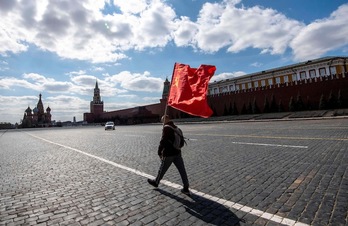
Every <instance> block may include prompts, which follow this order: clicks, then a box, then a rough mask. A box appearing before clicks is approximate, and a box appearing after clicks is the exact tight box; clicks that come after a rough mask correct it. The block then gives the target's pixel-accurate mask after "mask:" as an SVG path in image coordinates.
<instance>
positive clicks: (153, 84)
mask: <svg viewBox="0 0 348 226" xmlns="http://www.w3.org/2000/svg"><path fill="white" fill-rule="evenodd" d="M105 81H106V82H108V83H111V84H114V83H115V84H119V85H120V86H121V87H122V88H124V89H127V90H131V91H146V92H162V89H163V80H162V79H160V78H156V77H150V73H149V72H147V71H145V72H144V73H143V74H140V73H131V72H129V71H123V72H121V73H119V74H115V75H112V76H108V77H106V78H105Z"/></svg>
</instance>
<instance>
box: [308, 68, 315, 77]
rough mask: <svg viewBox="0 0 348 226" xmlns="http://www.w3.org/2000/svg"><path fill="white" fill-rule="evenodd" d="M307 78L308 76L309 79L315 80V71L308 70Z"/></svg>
mask: <svg viewBox="0 0 348 226" xmlns="http://www.w3.org/2000/svg"><path fill="white" fill-rule="evenodd" d="M309 76H310V77H311V78H315V76H316V73H315V70H314V69H312V70H309Z"/></svg>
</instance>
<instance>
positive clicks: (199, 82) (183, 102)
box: [168, 63, 216, 118]
mask: <svg viewBox="0 0 348 226" xmlns="http://www.w3.org/2000/svg"><path fill="white" fill-rule="evenodd" d="M215 70H216V67H215V66H212V65H201V66H200V67H199V68H191V67H190V66H189V65H186V64H179V63H175V66H174V71H173V77H172V81H171V86H170V91H169V97H168V105H169V106H171V107H173V108H176V109H178V110H180V111H183V112H186V113H188V114H190V115H195V116H200V117H203V118H208V117H210V116H211V115H212V114H213V111H212V110H211V109H210V107H209V105H208V102H207V90H208V83H209V80H210V78H211V77H212V76H213V75H214V73H215Z"/></svg>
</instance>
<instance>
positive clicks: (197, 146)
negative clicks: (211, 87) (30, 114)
mask: <svg viewBox="0 0 348 226" xmlns="http://www.w3.org/2000/svg"><path fill="white" fill-rule="evenodd" d="M179 126H180V127H181V129H182V130H183V132H184V135H185V137H187V138H189V140H188V141H187V143H188V145H187V146H185V147H184V148H183V151H182V152H183V157H184V161H185V164H186V168H187V171H188V175H189V180H190V184H191V188H192V189H194V190H196V191H199V192H201V193H202V194H208V195H211V196H212V197H214V199H212V198H207V197H205V196H201V195H197V194H192V196H191V197H188V196H185V195H184V194H182V193H181V192H180V188H177V187H173V186H167V185H166V184H160V186H159V189H154V188H153V187H151V186H150V185H149V184H147V182H146V180H147V178H146V177H144V176H141V175H139V174H136V173H133V172H131V171H128V170H125V169H121V168H119V167H116V166H115V165H112V164H110V163H108V162H105V161H101V160H100V159H97V158H94V157H91V156H88V155H86V153H87V154H91V155H93V156H97V157H100V158H102V159H105V160H108V161H110V162H113V163H116V164H120V165H123V166H126V167H129V168H131V169H134V170H138V171H139V172H142V173H146V174H149V175H153V176H155V175H156V174H157V170H158V167H159V164H160V162H159V158H158V156H157V146H158V142H159V140H160V135H161V129H162V126H161V125H160V124H154V125H136V126H118V127H117V128H116V130H114V131H104V127H102V126H100V127H99V126H94V127H90V126H86V127H69V128H43V129H23V130H0V181H1V182H0V183H1V184H0V225H267V226H271V225H280V224H281V223H279V222H277V221H275V220H270V218H269V217H268V218H267V217H266V218H265V217H260V216H259V215H258V214H257V213H258V212H257V211H262V212H263V213H264V216H274V218H273V219H278V218H280V219H283V223H284V222H286V220H292V222H296V223H297V224H298V225H301V224H302V225H305V224H308V225H333V226H336V225H342V226H343V225H348V168H347V167H348V119H327V120H297V121H276V122H274V121H258V122H232V123H226V122H222V123H218V122H214V123H191V124H187V123H186V124H185V123H183V124H180V125H179ZM40 138H41V139H40ZM57 144H59V145H57ZM164 179H165V180H167V181H170V182H172V183H175V184H179V185H181V184H182V183H181V179H180V176H179V174H178V172H177V170H176V168H175V167H174V166H172V167H171V168H170V169H169V171H168V172H167V174H166V175H165V178H164ZM218 199H221V200H227V201H230V202H234V203H238V204H240V205H243V206H246V207H250V209H251V210H250V212H246V211H243V210H244V209H243V210H241V209H236V208H231V207H229V206H227V205H223V204H221V203H220V202H218V201H215V200H218Z"/></svg>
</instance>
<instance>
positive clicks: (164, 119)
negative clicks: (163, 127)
mask: <svg viewBox="0 0 348 226" xmlns="http://www.w3.org/2000/svg"><path fill="white" fill-rule="evenodd" d="M169 121H170V117H169V116H168V115H163V116H162V118H161V122H162V123H164V124H165V123H167V122H169Z"/></svg>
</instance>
